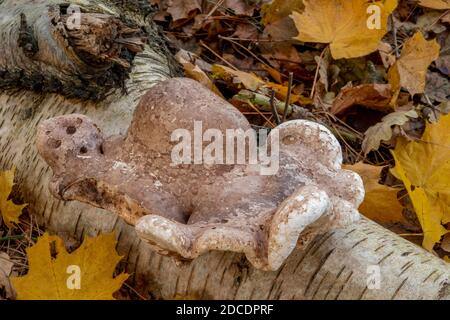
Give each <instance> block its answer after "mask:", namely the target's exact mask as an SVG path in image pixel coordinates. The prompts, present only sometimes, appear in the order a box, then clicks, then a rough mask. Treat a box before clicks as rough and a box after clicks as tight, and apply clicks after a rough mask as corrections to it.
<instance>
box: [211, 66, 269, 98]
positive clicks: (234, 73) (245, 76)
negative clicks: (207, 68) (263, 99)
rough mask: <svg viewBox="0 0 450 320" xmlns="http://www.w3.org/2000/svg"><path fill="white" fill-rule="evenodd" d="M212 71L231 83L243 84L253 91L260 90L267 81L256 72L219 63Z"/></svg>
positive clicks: (216, 75)
mask: <svg viewBox="0 0 450 320" xmlns="http://www.w3.org/2000/svg"><path fill="white" fill-rule="evenodd" d="M212 73H213V76H214V77H218V78H220V79H223V80H225V81H229V82H231V83H235V84H242V85H243V86H244V87H245V88H246V89H248V90H252V91H256V90H258V88H259V87H261V86H263V85H264V84H265V82H264V81H263V80H262V79H261V78H259V77H258V76H257V75H255V74H254V73H248V72H244V71H239V70H233V69H231V68H228V67H226V66H222V65H219V64H215V65H213V66H212Z"/></svg>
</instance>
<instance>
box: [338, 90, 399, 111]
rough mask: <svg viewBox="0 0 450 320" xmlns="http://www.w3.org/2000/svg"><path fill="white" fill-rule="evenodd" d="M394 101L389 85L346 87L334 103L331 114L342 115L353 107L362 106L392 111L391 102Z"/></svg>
mask: <svg viewBox="0 0 450 320" xmlns="http://www.w3.org/2000/svg"><path fill="white" fill-rule="evenodd" d="M391 99H392V92H391V86H390V85H388V84H363V85H360V86H356V87H352V86H348V87H344V88H342V89H341V92H339V95H338V96H337V97H336V99H335V100H334V102H333V106H332V107H331V113H333V114H342V113H344V112H345V111H347V110H348V109H349V108H350V107H351V106H354V105H362V106H365V107H367V108H370V109H375V110H379V111H383V112H390V111H392V107H390V106H389V102H390V101H391Z"/></svg>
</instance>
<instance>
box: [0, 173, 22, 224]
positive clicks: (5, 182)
mask: <svg viewBox="0 0 450 320" xmlns="http://www.w3.org/2000/svg"><path fill="white" fill-rule="evenodd" d="M14 172H15V168H13V169H12V170H8V171H0V214H1V217H2V218H3V221H4V223H5V224H6V226H7V227H8V228H10V229H13V228H15V227H14V223H19V217H20V215H21V214H22V210H23V208H25V207H26V206H27V205H26V204H23V205H16V204H14V203H13V202H12V201H11V200H8V197H9V196H10V194H11V191H12V188H13V186H14Z"/></svg>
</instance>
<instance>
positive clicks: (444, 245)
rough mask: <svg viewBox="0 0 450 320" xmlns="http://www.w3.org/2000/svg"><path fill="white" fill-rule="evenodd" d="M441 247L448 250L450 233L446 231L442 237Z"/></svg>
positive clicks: (449, 248) (449, 247) (449, 249)
mask: <svg viewBox="0 0 450 320" xmlns="http://www.w3.org/2000/svg"><path fill="white" fill-rule="evenodd" d="M441 249H442V250H444V251H447V252H450V233H447V234H446V235H445V236H444V238H443V239H442V242H441Z"/></svg>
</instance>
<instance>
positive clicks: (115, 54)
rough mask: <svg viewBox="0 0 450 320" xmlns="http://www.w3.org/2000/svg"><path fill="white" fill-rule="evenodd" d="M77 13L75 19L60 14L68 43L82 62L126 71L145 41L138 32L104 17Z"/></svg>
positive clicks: (107, 16) (141, 33)
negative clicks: (110, 66) (108, 65)
mask: <svg viewBox="0 0 450 320" xmlns="http://www.w3.org/2000/svg"><path fill="white" fill-rule="evenodd" d="M75 14H77V13H75ZM78 14H79V16H78V17H77V18H76V19H74V18H72V15H68V14H65V15H62V16H61V20H62V22H63V24H64V26H65V31H66V36H67V38H68V41H69V44H70V45H71V46H72V48H73V49H74V50H75V51H76V52H77V54H78V56H79V57H81V58H82V59H83V60H84V61H85V62H87V63H89V64H92V65H96V66H98V65H101V64H110V63H115V64H118V65H119V66H121V67H123V68H127V69H128V68H130V66H131V62H132V60H133V58H134V56H135V55H136V54H137V53H139V52H142V51H143V50H144V45H145V43H146V38H145V36H144V34H143V32H142V30H141V29H139V28H132V27H129V26H127V25H126V24H125V23H124V22H122V21H121V20H120V19H118V18H116V17H113V16H110V15H107V14H100V13H81V12H80V13H78ZM71 19H73V20H75V21H70V20H71ZM74 22H76V23H74Z"/></svg>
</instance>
